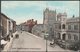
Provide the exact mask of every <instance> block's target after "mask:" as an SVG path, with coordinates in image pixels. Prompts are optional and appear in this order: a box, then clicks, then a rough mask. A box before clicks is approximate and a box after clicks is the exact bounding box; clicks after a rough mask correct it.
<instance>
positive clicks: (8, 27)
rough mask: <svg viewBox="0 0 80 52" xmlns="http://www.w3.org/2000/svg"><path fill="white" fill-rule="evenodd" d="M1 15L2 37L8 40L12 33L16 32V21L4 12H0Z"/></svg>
mask: <svg viewBox="0 0 80 52" xmlns="http://www.w3.org/2000/svg"><path fill="white" fill-rule="evenodd" d="M0 15H1V17H0V18H1V23H0V26H1V29H0V31H1V32H0V35H1V38H4V39H6V40H8V39H10V36H11V35H12V33H13V32H14V33H15V32H16V30H15V29H16V22H15V21H14V20H12V19H10V18H8V17H7V16H6V15H4V14H3V13H1V14H0Z"/></svg>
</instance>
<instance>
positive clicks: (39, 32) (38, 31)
mask: <svg viewBox="0 0 80 52" xmlns="http://www.w3.org/2000/svg"><path fill="white" fill-rule="evenodd" d="M32 33H33V34H34V35H36V36H40V37H42V38H43V37H44V25H43V24H37V25H35V26H33V28H32Z"/></svg>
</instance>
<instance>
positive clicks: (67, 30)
mask: <svg viewBox="0 0 80 52" xmlns="http://www.w3.org/2000/svg"><path fill="white" fill-rule="evenodd" d="M79 20H80V18H79V17H74V16H73V17H71V18H67V14H66V13H59V14H58V15H57V21H56V22H55V26H54V39H55V40H56V41H58V42H59V41H62V42H64V43H66V44H68V45H72V44H75V43H77V42H80V31H79V29H80V21H79Z"/></svg>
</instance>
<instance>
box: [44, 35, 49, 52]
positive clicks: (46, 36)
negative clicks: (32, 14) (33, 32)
mask: <svg viewBox="0 0 80 52" xmlns="http://www.w3.org/2000/svg"><path fill="white" fill-rule="evenodd" d="M48 35H49V34H46V33H45V35H44V37H45V39H46V52H48V49H47V38H48Z"/></svg>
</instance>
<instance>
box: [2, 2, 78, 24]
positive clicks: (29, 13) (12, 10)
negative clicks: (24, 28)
mask: <svg viewBox="0 0 80 52" xmlns="http://www.w3.org/2000/svg"><path fill="white" fill-rule="evenodd" d="M46 8H49V9H50V10H56V11H57V14H58V13H64V12H66V13H67V16H68V17H67V18H70V17H72V15H75V16H76V17H78V16H79V1H1V12H2V13H4V14H5V15H6V16H8V17H9V18H11V19H13V20H15V21H16V23H17V24H20V23H23V22H25V21H27V20H28V19H34V20H37V21H38V23H43V11H44V10H45V9H46Z"/></svg>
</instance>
